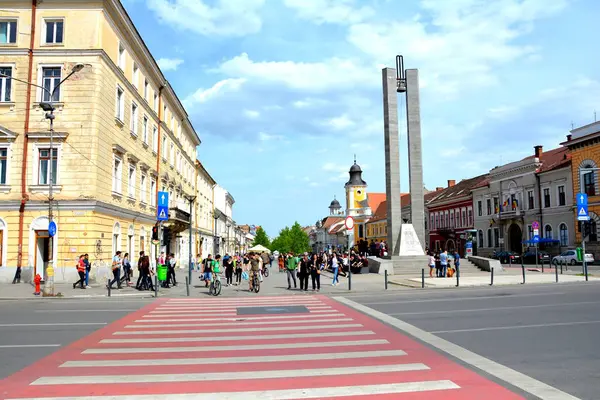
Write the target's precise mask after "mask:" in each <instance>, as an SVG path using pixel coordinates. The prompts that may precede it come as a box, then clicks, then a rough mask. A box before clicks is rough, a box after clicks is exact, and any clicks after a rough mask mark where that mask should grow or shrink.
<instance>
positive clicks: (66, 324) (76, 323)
mask: <svg viewBox="0 0 600 400" xmlns="http://www.w3.org/2000/svg"><path fill="white" fill-rule="evenodd" d="M86 325H106V322H54V323H52V324H0V327H13V326H86Z"/></svg>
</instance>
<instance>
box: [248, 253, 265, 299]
mask: <svg viewBox="0 0 600 400" xmlns="http://www.w3.org/2000/svg"><path fill="white" fill-rule="evenodd" d="M261 269H262V260H261V258H260V256H259V255H258V254H251V255H250V274H249V277H248V278H249V279H248V290H249V291H252V283H253V282H254V280H253V279H252V278H254V277H255V276H256V277H257V279H259V280H260V270H261Z"/></svg>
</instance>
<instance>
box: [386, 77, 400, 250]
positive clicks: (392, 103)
mask: <svg viewBox="0 0 600 400" xmlns="http://www.w3.org/2000/svg"><path fill="white" fill-rule="evenodd" d="M382 80H383V123H384V132H385V193H386V201H387V243H388V256H391V257H394V256H398V255H399V254H400V230H401V228H402V206H401V204H400V139H399V135H398V94H397V93H396V87H397V78H396V70H395V69H394V68H384V69H383V70H382Z"/></svg>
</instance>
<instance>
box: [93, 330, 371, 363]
mask: <svg viewBox="0 0 600 400" xmlns="http://www.w3.org/2000/svg"><path fill="white" fill-rule="evenodd" d="M374 334H375V332H373V331H352V332H316V333H291V334H280V335H260V336H255V335H253V336H212V337H182V338H165V337H158V338H136V339H102V340H101V341H100V343H185V342H216V341H228V340H251V341H254V340H267V339H300V338H312V337H316V338H323V337H354V336H364V335H374ZM261 360H262V357H261Z"/></svg>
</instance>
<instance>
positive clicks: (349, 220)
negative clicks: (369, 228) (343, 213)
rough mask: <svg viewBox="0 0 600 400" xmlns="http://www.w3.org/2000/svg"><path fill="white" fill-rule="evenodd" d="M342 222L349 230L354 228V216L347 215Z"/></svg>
mask: <svg viewBox="0 0 600 400" xmlns="http://www.w3.org/2000/svg"><path fill="white" fill-rule="evenodd" d="M344 224H345V225H346V229H348V230H349V231H351V230H352V229H353V228H354V218H352V217H351V216H347V217H346V221H344Z"/></svg>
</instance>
